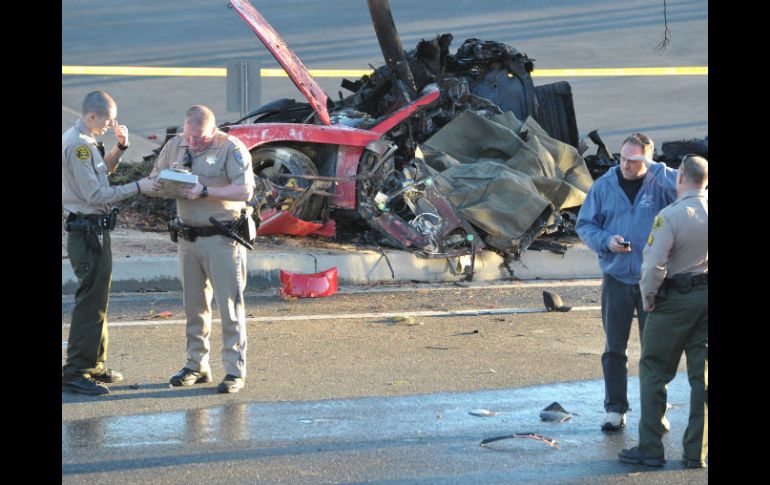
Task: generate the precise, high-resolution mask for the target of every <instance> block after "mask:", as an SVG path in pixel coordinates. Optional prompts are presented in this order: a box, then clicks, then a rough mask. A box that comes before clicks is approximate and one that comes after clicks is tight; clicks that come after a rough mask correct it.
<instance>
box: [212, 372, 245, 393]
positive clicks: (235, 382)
mask: <svg viewBox="0 0 770 485" xmlns="http://www.w3.org/2000/svg"><path fill="white" fill-rule="evenodd" d="M244 384H246V379H244V378H243V377H238V376H234V375H232V374H227V375H226V376H225V379H224V380H223V381H222V382H220V383H219V386H217V391H218V392H221V393H226V394H235V393H236V392H238V391H240V390H241V389H243V386H244Z"/></svg>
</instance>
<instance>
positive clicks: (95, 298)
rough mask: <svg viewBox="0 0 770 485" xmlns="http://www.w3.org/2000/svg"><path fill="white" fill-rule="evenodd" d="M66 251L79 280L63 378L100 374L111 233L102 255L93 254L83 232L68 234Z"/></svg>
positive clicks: (106, 235) (104, 347)
mask: <svg viewBox="0 0 770 485" xmlns="http://www.w3.org/2000/svg"><path fill="white" fill-rule="evenodd" d="M67 252H68V253H69V258H70V263H71V264H72V269H73V270H74V271H75V276H77V278H78V283H79V286H78V289H77V291H76V292H75V307H74V308H73V309H72V324H71V326H70V334H69V339H68V341H67V363H66V364H65V365H64V367H63V368H62V378H63V379H73V378H76V377H80V376H85V375H89V374H92V373H94V374H101V373H102V372H103V371H104V362H105V361H106V359H107V342H108V336H107V305H108V303H109V297H110V284H111V283H112V250H111V249H110V234H109V232H105V233H104V236H103V239H102V252H101V254H99V255H96V254H93V253H92V252H91V250H89V249H88V247H87V246H86V241H85V237H84V235H83V233H82V232H69V233H68V234H67Z"/></svg>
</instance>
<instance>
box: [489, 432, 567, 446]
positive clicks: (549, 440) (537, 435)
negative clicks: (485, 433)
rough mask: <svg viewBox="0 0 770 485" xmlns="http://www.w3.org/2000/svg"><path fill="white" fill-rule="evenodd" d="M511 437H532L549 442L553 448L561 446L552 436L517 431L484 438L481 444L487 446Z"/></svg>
mask: <svg viewBox="0 0 770 485" xmlns="http://www.w3.org/2000/svg"><path fill="white" fill-rule="evenodd" d="M509 438H532V439H534V440H539V441H542V442H543V443H545V444H547V445H548V446H550V447H552V448H559V443H558V442H557V441H556V440H552V439H550V438H546V437H545V436H540V435H539V434H535V433H516V434H508V435H504V436H495V437H494V438H487V439H485V440H483V441H482V442H481V444H480V446H482V447H486V445H488V444H489V443H492V442H494V441H500V440H506V439H509Z"/></svg>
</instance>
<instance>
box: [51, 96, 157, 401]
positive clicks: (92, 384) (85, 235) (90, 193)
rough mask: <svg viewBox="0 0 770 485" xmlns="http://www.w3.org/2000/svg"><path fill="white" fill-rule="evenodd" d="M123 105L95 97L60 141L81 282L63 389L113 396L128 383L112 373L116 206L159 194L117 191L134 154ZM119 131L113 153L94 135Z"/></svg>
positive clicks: (141, 183)
mask: <svg viewBox="0 0 770 485" xmlns="http://www.w3.org/2000/svg"><path fill="white" fill-rule="evenodd" d="M115 116H117V106H116V104H115V101H114V100H113V99H112V98H111V97H110V95H109V94H107V93H105V92H104V91H94V92H91V93H88V94H87V95H86V97H85V99H83V108H82V111H81V116H80V118H79V119H78V120H77V121H76V122H75V125H74V126H73V127H72V128H70V129H69V130H67V131H65V132H64V134H62V137H61V202H62V207H63V208H64V210H65V211H66V212H67V213H68V216H67V223H66V224H67V226H66V229H67V231H68V234H67V253H68V254H69V260H70V263H71V264H72V269H73V270H74V271H75V276H77V278H78V289H77V291H76V292H75V307H74V308H73V309H72V325H71V326H70V333H69V338H68V343H67V363H66V364H65V365H64V367H63V368H62V390H66V391H70V392H76V393H81V394H91V395H100V394H107V393H109V392H110V390H109V388H108V387H107V386H106V385H104V384H105V383H112V382H119V381H121V380H123V376H121V375H120V373H118V372H116V371H113V370H112V369H107V368H106V367H105V365H104V364H105V361H106V360H107V341H108V336H107V319H106V314H107V304H108V303H109V297H110V284H111V282H112V251H111V248H110V232H109V231H110V230H111V229H112V228H114V224H115V217H116V215H117V211H115V212H112V211H111V210H110V206H109V204H111V203H113V202H117V201H119V200H123V199H126V198H128V197H131V196H132V195H135V194H137V193H139V192H147V191H151V190H155V189H156V188H157V184H156V182H154V181H152V180H150V179H149V178H144V179H141V180H138V181H136V182H131V183H128V184H125V185H120V186H115V187H112V186H110V183H109V181H108V180H107V175H108V174H110V173H112V172H114V171H115V169H116V168H117V166H118V163H120V156H121V155H122V154H123V152H124V151H125V150H126V149H127V148H128V128H126V127H125V126H124V125H120V124H118V122H117V121H116V120H115ZM110 127H112V128H113V129H114V131H115V137H116V138H117V140H118V144H117V146H115V148H113V149H112V150H111V151H110V152H109V153H107V154H106V155H105V154H104V151H103V150H104V145H103V144H101V143H97V141H96V138H94V137H95V136H97V135H99V136H101V135H104V134H105V133H106V132H107V130H108V129H110Z"/></svg>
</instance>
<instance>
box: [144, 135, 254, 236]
mask: <svg viewBox="0 0 770 485" xmlns="http://www.w3.org/2000/svg"><path fill="white" fill-rule="evenodd" d="M187 149H188V145H187V142H186V141H185V139H184V136H183V135H177V136H176V137H174V138H172V139H171V140H169V141H168V143H166V146H164V147H163V150H162V151H161V152H160V155H158V160H157V161H156V162H155V167H154V168H153V169H152V173H151V174H150V176H151V177H154V176H156V175H158V173H160V171H161V170H163V169H164V168H178V169H186V167H185V166H184V156H185V152H186V151H187ZM190 155H191V156H192V161H193V162H192V173H193V174H195V175H197V176H198V182H199V183H201V184H203V185H205V186H207V187H224V186H226V185H231V184H233V185H251V186H253V185H254V172H253V171H252V168H251V154H250V153H249V150H248V149H247V148H246V146H245V145H244V144H243V142H241V141H240V140H239V139H237V138H236V137H234V136H230V135H228V134H227V133H225V132H223V131H219V130H217V131H216V133H215V134H214V140H213V141H212V142H211V145H209V147H208V148H207V149H205V150H204V151H202V152H200V153H193V152H192V151H191V152H190ZM244 207H246V202H244V201H231V200H219V199H214V198H211V197H207V198H205V199H195V200H188V199H185V198H183V197H182V195H181V194H180V196H179V197H178V198H177V215H178V216H179V219H180V220H181V221H182V223H184V224H187V225H190V226H210V225H211V222H209V217H212V216H213V217H214V218H215V219H216V220H218V221H222V222H225V221H231V220H233V219H237V218H238V217H240V215H241V209H243V208H244Z"/></svg>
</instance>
